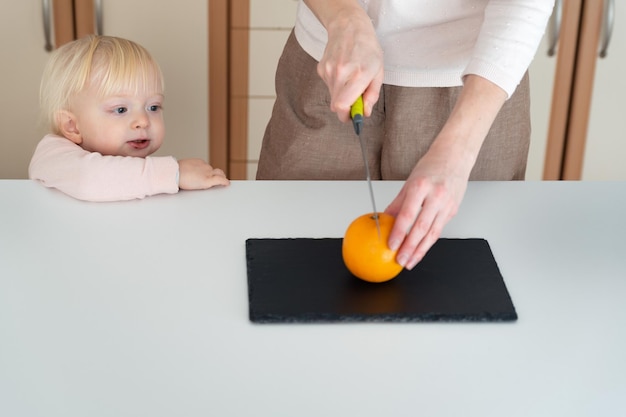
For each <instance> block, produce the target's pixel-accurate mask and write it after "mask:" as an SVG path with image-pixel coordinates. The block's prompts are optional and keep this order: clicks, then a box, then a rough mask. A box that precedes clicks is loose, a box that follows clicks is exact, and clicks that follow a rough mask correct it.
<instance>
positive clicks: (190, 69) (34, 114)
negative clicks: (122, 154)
mask: <svg viewBox="0 0 626 417" xmlns="http://www.w3.org/2000/svg"><path fill="white" fill-rule="evenodd" d="M43 3H46V2H45V1H44V2H37V1H28V2H8V1H4V2H0V16H1V19H2V25H0V45H1V50H2V52H3V55H4V56H5V59H2V61H1V63H0V68H1V71H2V72H1V73H2V75H3V76H2V79H1V81H0V83H1V91H2V94H1V95H0V114H1V115H2V116H1V117H2V119H1V123H0V178H26V177H27V176H28V164H29V162H30V157H31V155H32V152H33V150H34V148H35V146H36V144H37V142H38V141H39V140H40V139H41V138H42V137H43V135H44V134H45V133H46V129H45V128H44V127H42V126H40V125H38V124H37V120H38V118H39V105H38V103H39V97H38V93H39V81H40V78H41V72H42V70H43V67H44V65H45V62H46V60H47V58H48V56H49V52H47V51H46V50H45V49H44V44H45V41H44V28H43V20H42V4H43ZM94 4H100V5H101V10H102V15H101V20H100V21H101V22H102V33H103V34H105V35H113V36H121V37H125V38H128V39H131V40H134V41H136V42H138V43H140V44H142V45H143V46H144V47H146V48H147V49H148V50H149V51H150V52H151V53H152V55H153V56H154V57H155V59H156V60H157V61H158V62H159V64H160V66H161V68H162V70H163V74H164V76H165V84H166V92H165V95H166V99H165V106H164V108H165V125H166V138H165V142H164V144H163V146H162V147H161V149H160V150H159V151H158V152H157V153H156V154H157V155H174V156H176V157H177V158H187V157H196V158H202V159H208V158H209V155H208V152H209V139H208V132H209V126H208V121H207V115H208V112H209V110H208V105H209V104H208V101H209V100H208V21H209V19H208V5H207V1H206V0H180V1H177V2H159V3H158V4H156V3H154V2H153V1H150V0H133V1H132V2H129V1H125V0H107V1H91V0H74V1H72V0H54V1H52V6H53V13H52V21H53V23H52V25H51V26H52V37H53V40H52V43H53V44H54V45H60V44H62V43H64V42H66V41H69V40H71V39H73V38H74V37H76V36H78V37H80V36H82V35H84V34H85V33H90V32H93V31H94V28H95V27H96V26H97V22H98V19H96V18H95V15H94V11H95V9H96V7H95V6H94ZM74 10H75V11H76V13H75V14H72V12H73V11H74ZM68 11H69V16H68ZM7 57H13V59H6V58H7Z"/></svg>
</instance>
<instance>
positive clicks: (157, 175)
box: [29, 135, 178, 201]
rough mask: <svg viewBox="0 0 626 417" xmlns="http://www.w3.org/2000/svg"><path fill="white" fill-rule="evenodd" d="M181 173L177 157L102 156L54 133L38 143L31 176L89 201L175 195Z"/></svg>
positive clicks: (32, 161) (31, 167) (30, 170)
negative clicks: (178, 175) (179, 173)
mask: <svg viewBox="0 0 626 417" xmlns="http://www.w3.org/2000/svg"><path fill="white" fill-rule="evenodd" d="M177 174H178V163H177V161H176V159H174V158H173V157H147V158H134V157H124V156H108V155H101V154H99V153H97V152H88V151H86V150H84V149H83V148H81V147H80V146H78V145H76V144H74V143H73V142H71V141H70V140H68V139H66V138H63V137H59V136H54V135H48V136H46V137H45V138H44V139H42V140H41V142H40V143H39V145H37V149H36V150H35V153H34V155H33V158H32V159H31V162H30V167H29V176H30V178H32V179H34V180H38V181H40V182H41V183H43V184H44V185H45V186H46V187H52V188H57V189H59V190H61V191H63V192H64V193H66V194H68V195H70V196H72V197H74V198H77V199H79V200H86V201H120V200H132V199H135V198H143V197H146V196H149V195H154V194H162V193H167V194H174V193H177V192H178V183H177V181H176V176H177Z"/></svg>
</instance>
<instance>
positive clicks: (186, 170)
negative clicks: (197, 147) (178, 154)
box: [178, 159, 230, 190]
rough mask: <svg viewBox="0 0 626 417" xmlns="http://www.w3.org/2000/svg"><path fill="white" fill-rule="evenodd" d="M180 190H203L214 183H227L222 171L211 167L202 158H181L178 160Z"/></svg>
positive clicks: (214, 184)
mask: <svg viewBox="0 0 626 417" xmlns="http://www.w3.org/2000/svg"><path fill="white" fill-rule="evenodd" d="M178 166H179V180H178V186H179V187H180V189H181V190H204V189H206V188H211V187H215V186H216V185H228V184H230V181H228V178H226V175H225V174H224V171H222V170H221V169H219V168H213V167H212V166H211V165H209V164H207V163H206V162H204V161H203V160H202V159H181V160H180V161H178Z"/></svg>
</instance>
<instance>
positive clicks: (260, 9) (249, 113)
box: [209, 0, 298, 179]
mask: <svg viewBox="0 0 626 417" xmlns="http://www.w3.org/2000/svg"><path fill="white" fill-rule="evenodd" d="M297 4H298V2H297V1H296V0H211V3H210V5H209V7H210V10H209V16H210V18H211V22H210V25H209V26H210V28H211V32H210V45H209V51H210V62H211V63H210V73H211V75H210V85H209V90H210V91H211V95H210V97H211V99H210V103H211V105H210V112H211V117H210V126H211V131H210V136H211V155H212V159H211V163H212V164H213V165H217V166H227V168H228V175H229V177H230V178H231V179H254V178H255V177H256V167H257V163H258V159H259V153H260V151H261V143H262V141H263V133H264V132H265V126H266V125H267V122H268V121H269V118H270V115H271V112H272V107H273V105H274V100H275V98H276V93H275V90H274V74H275V72H276V66H277V65H278V59H279V58H280V55H281V53H282V49H283V46H284V44H285V42H286V41H287V37H288V36H289V33H290V32H291V29H292V28H293V25H294V23H295V17H296V8H297ZM220 16H222V17H221V18H220Z"/></svg>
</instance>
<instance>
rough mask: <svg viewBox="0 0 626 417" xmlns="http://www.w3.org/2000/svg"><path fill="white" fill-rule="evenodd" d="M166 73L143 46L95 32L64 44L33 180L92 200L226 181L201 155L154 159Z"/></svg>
mask: <svg viewBox="0 0 626 417" xmlns="http://www.w3.org/2000/svg"><path fill="white" fill-rule="evenodd" d="M163 92H164V83H163V75H162V73H161V70H160V68H159V66H158V64H157V63H156V61H155V60H154V59H153V58H152V57H151V56H150V54H149V53H148V51H146V50H145V49H144V48H143V47H141V46H140V45H138V44H136V43H134V42H131V41H129V40H126V39H121V38H116V37H110V36H88V37H85V38H82V39H79V40H76V41H73V42H70V43H68V44H65V45H64V46H62V47H60V48H59V49H57V50H56V51H55V52H54V53H53V54H52V56H51V57H50V60H49V61H48V63H47V65H46V67H45V69H44V73H43V77H42V81H41V91H40V103H41V109H42V111H43V116H44V118H45V121H46V123H47V124H48V125H49V127H50V130H51V132H52V133H51V134H49V135H46V136H45V137H44V138H43V139H42V140H41V142H39V144H38V145H37V148H36V150H35V153H34V155H33V157H32V160H31V162H30V167H29V176H30V178H31V179H34V180H38V181H40V182H41V183H42V184H44V185H45V186H46V187H53V188H57V189H59V190H61V191H63V192H64V193H66V194H68V195H70V196H72V197H74V198H77V199H80V200H87V201H119V200H131V199H136V198H143V197H146V196H149V195H154V194H161V193H168V194H174V193H177V192H178V190H179V189H183V190H200V189H207V188H211V187H214V186H219V185H221V186H226V185H228V184H229V180H228V179H227V178H226V176H225V175H224V172H223V171H222V170H221V169H214V168H213V167H211V166H210V165H209V164H207V163H206V162H204V161H203V160H201V159H181V160H179V161H177V160H176V159H175V158H173V157H171V156H165V157H151V156H149V155H151V154H153V153H154V152H156V151H157V150H158V149H159V147H160V146H161V144H162V143H163V138H164V136H165V127H164V122H163V98H164V96H163Z"/></svg>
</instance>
